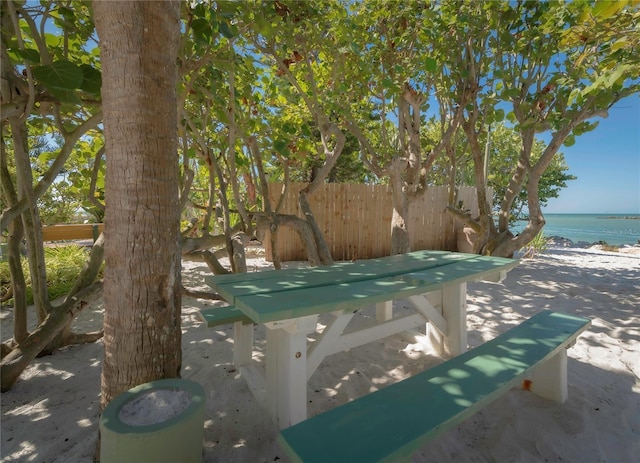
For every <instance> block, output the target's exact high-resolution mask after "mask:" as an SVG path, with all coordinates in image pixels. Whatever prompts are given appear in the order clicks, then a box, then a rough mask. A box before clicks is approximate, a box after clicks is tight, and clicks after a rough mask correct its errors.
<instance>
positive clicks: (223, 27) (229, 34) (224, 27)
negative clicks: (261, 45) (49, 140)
mask: <svg viewBox="0 0 640 463" xmlns="http://www.w3.org/2000/svg"><path fill="white" fill-rule="evenodd" d="M219 29H220V33H221V34H222V35H224V36H225V37H226V38H227V39H231V38H233V37H235V36H236V35H238V29H237V28H236V27H235V26H231V27H229V24H227V22H226V21H222V22H221V23H220V26H219Z"/></svg>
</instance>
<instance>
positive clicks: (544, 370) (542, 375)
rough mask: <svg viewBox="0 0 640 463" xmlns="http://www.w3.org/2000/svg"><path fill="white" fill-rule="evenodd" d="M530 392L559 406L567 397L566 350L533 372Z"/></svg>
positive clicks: (562, 350) (561, 350)
mask: <svg viewBox="0 0 640 463" xmlns="http://www.w3.org/2000/svg"><path fill="white" fill-rule="evenodd" d="M530 379H531V386H530V389H531V392H533V393H535V394H537V395H539V396H540V397H544V398H545V399H550V400H555V401H556V402H559V403H561V404H563V403H565V401H566V400H567V398H568V397H569V387H568V381H567V349H560V351H559V352H558V353H557V354H556V355H554V356H553V357H551V358H550V359H548V360H547V361H546V362H544V363H541V364H539V365H538V366H536V368H535V369H534V370H533V373H532V375H531V376H530Z"/></svg>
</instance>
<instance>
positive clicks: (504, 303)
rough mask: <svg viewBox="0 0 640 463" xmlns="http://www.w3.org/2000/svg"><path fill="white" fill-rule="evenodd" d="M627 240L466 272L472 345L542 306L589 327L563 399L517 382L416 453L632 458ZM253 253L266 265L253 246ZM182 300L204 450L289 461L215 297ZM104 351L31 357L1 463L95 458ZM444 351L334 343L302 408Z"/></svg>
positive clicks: (324, 403) (400, 343) (633, 316)
mask: <svg viewBox="0 0 640 463" xmlns="http://www.w3.org/2000/svg"><path fill="white" fill-rule="evenodd" d="M627 251H628V250H627ZM635 251H636V253H629V252H627V253H605V252H601V251H596V250H585V249H574V248H556V249H552V250H550V251H549V252H548V253H547V254H545V255H544V256H541V257H538V258H535V259H532V260H524V261H522V262H521V264H520V265H519V266H518V267H516V269H514V270H513V271H511V272H510V273H509V275H508V276H507V279H506V280H505V281H504V282H503V283H500V284H489V283H474V284H470V285H469V297H468V312H469V318H468V330H469V345H470V347H474V346H477V345H478V344H480V343H482V342H485V341H486V340H489V339H491V338H493V337H494V336H496V335H497V334H499V333H501V332H503V331H505V330H506V329H508V328H509V327H510V326H513V325H515V324H517V323H518V322H520V321H522V320H524V319H525V318H527V317H529V316H531V315H533V314H534V313H536V312H538V311H540V310H542V309H546V308H548V309H552V310H556V311H561V312H566V313H572V314H578V315H582V316H586V317H589V318H591V319H592V321H593V326H592V327H591V328H590V329H589V330H588V331H587V332H585V333H584V334H583V335H582V336H580V338H579V340H578V342H577V344H576V345H575V346H574V347H573V348H572V349H570V350H569V400H568V401H567V402H566V403H565V404H563V405H559V404H556V403H555V402H551V401H547V400H544V399H541V398H539V397H537V396H535V395H533V394H531V393H529V392H526V391H521V390H512V391H510V392H509V393H507V394H506V395H504V396H502V397H501V398H499V399H498V400H497V401H495V402H494V403H493V404H491V405H490V406H488V407H486V408H485V409H484V410H483V411H481V412H479V413H478V414H476V415H474V416H472V417H471V418H469V419H467V420H466V421H465V422H464V423H463V424H462V425H460V426H458V427H457V428H455V429H453V430H451V431H449V432H447V433H445V434H443V435H442V436H440V437H439V438H437V439H436V440H434V441H432V442H431V443H430V444H429V445H427V446H425V447H424V448H423V449H421V450H420V451H419V452H417V453H416V454H415V455H414V457H413V461H414V462H426V461H430V462H450V461H455V462H456V463H461V462H484V461H493V462H518V463H520V462H544V461H548V462H561V461H562V462H581V463H589V462H618V463H626V462H629V463H631V462H638V461H640V254H638V253H637V251H639V250H638V249H636V250H635ZM252 265H255V266H256V267H258V266H265V265H268V264H265V263H264V261H261V260H260V259H253V260H252ZM250 269H251V266H250ZM205 271H206V267H205V266H204V265H200V264H193V263H185V272H184V280H185V283H186V284H187V286H189V287H192V288H196V289H206V287H205V285H204V283H203V279H202V275H203V272H205ZM183 303H184V310H183V314H184V315H183V333H184V337H183V354H184V356H183V369H182V376H183V377H184V378H187V379H190V380H193V381H197V382H199V383H201V384H202V385H203V386H204V388H205V390H206V391H207V411H206V423H205V428H206V429H205V442H204V456H205V461H206V462H243V463H244V462H251V463H254V462H273V461H279V462H287V461H288V458H287V457H286V455H285V454H284V452H283V451H282V450H281V449H280V447H279V446H278V444H277V442H276V436H277V432H278V431H277V429H276V427H275V426H274V425H273V424H272V422H271V420H270V418H269V416H268V415H267V413H266V412H265V411H264V410H263V409H261V408H260V407H259V406H258V405H257V404H256V402H255V400H254V398H253V396H252V395H251V393H250V392H249V390H248V388H247V386H246V384H245V382H244V380H243V379H242V378H241V377H240V375H239V374H238V372H237V371H236V370H235V368H234V367H233V364H232V344H233V339H232V337H231V327H230V326H227V327H220V328H218V329H208V328H205V327H204V326H203V325H202V323H201V322H200V321H199V319H198V318H197V316H196V314H195V311H196V310H197V309H198V308H201V307H203V306H206V305H211V304H213V302H211V301H204V300H194V299H190V298H184V299H183ZM396 305H397V306H401V305H402V303H398V304H396ZM101 314H102V308H101V306H100V305H99V304H98V305H96V306H95V307H93V308H92V309H91V310H89V309H85V312H83V314H82V315H81V317H80V318H79V319H78V320H77V325H78V328H77V330H78V331H82V330H92V329H96V327H99V326H100V323H101ZM1 316H2V339H3V340H4V339H6V338H7V336H9V335H10V334H9V333H10V332H11V312H10V311H8V310H6V309H3V310H2V311H1ZM256 339H257V349H259V350H258V351H256V353H255V354H254V356H255V358H261V356H262V351H260V350H261V349H264V342H263V339H264V332H263V331H262V330H261V329H260V328H257V329H256ZM102 350H103V346H102V343H101V342H98V343H95V344H91V345H85V346H75V347H70V348H67V349H65V350H64V351H63V352H59V353H56V354H55V355H53V356H48V357H44V358H41V359H38V360H37V361H35V362H34V363H33V364H32V365H31V366H30V367H29V368H28V369H27V370H26V371H25V372H24V374H23V376H22V378H21V379H20V380H19V381H18V382H17V383H16V385H15V386H14V388H13V389H12V390H11V391H10V392H8V393H4V394H2V396H1V397H0V398H1V400H2V434H1V437H0V439H1V441H0V444H1V457H2V461H3V462H6V463H9V462H38V463H53V462H58V463H75V462H78V463H80V462H87V463H88V462H91V461H92V456H93V452H94V448H95V444H96V439H97V428H98V424H97V423H98V403H99V400H98V399H99V390H100V370H101V359H102V355H103V353H102ZM440 361H441V359H440V358H438V357H437V356H435V355H433V354H431V353H429V352H422V351H421V349H420V346H419V345H418V344H410V342H409V341H408V339H403V338H402V336H400V335H398V336H393V337H391V338H387V339H385V340H384V341H383V342H375V343H372V344H369V345H367V346H363V347H360V348H356V349H352V350H351V351H350V352H346V353H340V354H336V355H334V356H332V357H329V358H328V359H326V360H325V362H324V363H323V364H322V365H321V367H320V368H319V369H318V371H317V372H316V374H314V376H313V377H312V378H311V380H310V382H309V389H308V392H309V394H308V397H309V411H310V414H316V413H318V412H320V411H322V410H326V409H328V408H331V407H334V406H336V405H338V404H341V403H344V402H346V401H348V400H350V399H352V398H355V397H358V396H361V395H363V394H366V393H368V392H370V391H373V390H376V389H378V388H380V387H383V386H384V385H385V384H388V383H392V382H395V381H398V380H399V379H402V378H404V377H406V376H409V375H412V374H414V373H416V372H418V371H421V370H423V369H424V368H428V367H430V366H433V365H435V364H437V363H438V362H440ZM327 444H328V445H331V444H330V443H327ZM123 463H127V462H123Z"/></svg>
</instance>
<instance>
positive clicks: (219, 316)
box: [198, 305, 253, 328]
mask: <svg viewBox="0 0 640 463" xmlns="http://www.w3.org/2000/svg"><path fill="white" fill-rule="evenodd" d="M198 314H199V315H200V318H201V319H202V321H204V322H205V323H206V324H207V327H208V328H213V327H214V326H219V325H226V324H228V323H235V322H242V323H243V324H245V325H248V324H250V323H253V322H252V321H251V319H250V318H249V317H247V316H246V315H245V314H243V313H242V312H241V311H240V310H238V309H236V308H235V307H234V306H232V305H228V306H225V307H210V308H208V309H202V310H199V311H198Z"/></svg>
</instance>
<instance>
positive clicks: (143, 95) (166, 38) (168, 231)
mask: <svg viewBox="0 0 640 463" xmlns="http://www.w3.org/2000/svg"><path fill="white" fill-rule="evenodd" d="M93 5H94V14H95V23H96V29H97V31H98V35H99V37H100V52H101V60H102V100H103V111H104V132H105V142H106V159H107V173H106V184H105V187H106V214H105V236H106V244H105V264H106V267H105V278H104V304H105V319H104V344H105V356H104V363H103V369H102V391H101V392H102V396H101V406H102V407H104V406H106V404H107V403H109V402H110V401H111V400H112V399H113V398H114V397H115V396H117V395H119V394H120V393H121V392H123V391H125V390H127V389H129V388H131V387H134V386H136V385H138V384H141V383H144V382H148V381H153V380H157V379H161V378H171V377H177V376H179V375H180V368H181V361H182V350H181V331H180V306H181V293H180V286H181V283H180V247H179V241H180V236H179V218H180V208H179V204H180V203H179V197H178V191H179V181H178V156H177V99H176V81H177V66H176V59H177V48H178V43H179V34H180V21H179V11H180V2H178V1H174V0H171V1H157V2H137V1H125V2H111V1H106V0H104V1H103V0H96V1H94V3H93Z"/></svg>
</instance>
